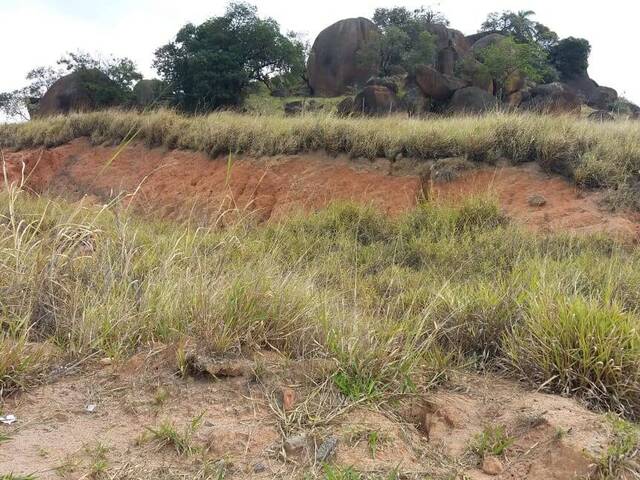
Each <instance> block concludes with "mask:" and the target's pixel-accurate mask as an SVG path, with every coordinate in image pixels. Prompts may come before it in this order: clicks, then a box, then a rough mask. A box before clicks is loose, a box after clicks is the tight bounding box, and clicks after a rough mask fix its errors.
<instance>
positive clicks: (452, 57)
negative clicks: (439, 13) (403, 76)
mask: <svg viewBox="0 0 640 480" xmlns="http://www.w3.org/2000/svg"><path fill="white" fill-rule="evenodd" d="M427 31H429V33H431V35H433V37H434V39H435V43H436V49H437V54H436V69H437V70H438V71H439V72H440V73H443V74H445V75H453V73H454V70H455V66H456V64H457V63H458V60H460V59H461V58H463V57H464V56H465V55H466V54H467V53H468V52H469V48H470V46H469V43H468V42H467V39H466V37H465V36H464V34H463V33H462V32H460V31H458V30H454V29H452V28H448V27H446V26H445V25H441V24H439V23H431V24H429V25H428V26H427Z"/></svg>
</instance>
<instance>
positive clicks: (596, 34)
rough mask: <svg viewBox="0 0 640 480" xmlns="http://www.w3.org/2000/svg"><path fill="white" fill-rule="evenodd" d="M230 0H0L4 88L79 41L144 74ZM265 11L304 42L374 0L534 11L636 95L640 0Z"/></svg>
mask: <svg viewBox="0 0 640 480" xmlns="http://www.w3.org/2000/svg"><path fill="white" fill-rule="evenodd" d="M226 3H227V2H226V0H0V61H1V62H2V63H1V67H0V91H6V90H11V89H14V88H18V87H22V86H23V85H24V84H25V81H24V76H25V74H26V73H27V72H28V71H29V70H30V69H31V68H33V67H35V66H40V65H48V64H53V63H55V60H56V59H57V58H59V57H60V55H61V54H63V53H65V52H67V51H75V50H77V49H82V50H85V51H89V52H92V53H97V52H100V53H103V54H109V53H112V54H114V55H116V56H127V57H130V58H132V59H133V60H134V61H135V62H136V63H137V64H138V67H139V68H140V70H141V71H142V72H143V73H144V75H145V76H146V77H153V76H155V72H154V71H153V70H152V68H151V62H152V60H153V52H154V50H155V49H156V48H157V47H159V46H161V45H163V44H165V43H167V42H168V41H170V40H171V39H172V38H173V36H174V35H175V33H176V32H177V31H178V29H179V28H180V27H181V26H182V25H184V24H185V23H187V22H194V23H198V22H201V21H203V20H205V19H206V18H208V17H211V16H215V15H218V14H221V13H223V12H224V9H225V5H226ZM252 3H254V4H256V5H257V6H258V8H259V13H260V14H261V15H262V16H271V17H273V18H275V19H276V20H278V21H279V22H280V25H281V26H282V28H283V29H284V30H294V31H296V32H300V33H303V34H305V35H306V36H307V37H308V38H309V39H310V40H313V39H314V38H315V36H316V35H317V34H318V32H320V31H321V30H322V29H323V28H324V27H326V26H328V25H330V24H331V23H333V22H336V21H337V20H340V19H342V18H348V17H357V16H364V17H371V15H372V13H373V10H374V9H375V8H376V7H390V6H396V5H402V6H406V7H409V8H412V7H418V6H420V5H423V4H424V5H432V6H434V7H436V8H438V9H439V10H441V11H442V12H444V13H445V14H446V15H447V17H449V19H450V20H451V26H452V27H453V28H457V29H458V30H462V31H463V32H464V33H466V34H470V33H475V32H476V31H477V30H478V28H479V26H480V24H481V23H482V21H483V20H484V19H485V17H486V16H487V14H488V13H489V12H491V11H496V10H504V9H510V10H521V9H528V10H534V11H535V12H536V14H537V16H536V19H537V20H538V21H540V22H542V23H544V24H546V25H548V26H549V27H550V28H551V29H553V30H555V31H556V32H557V33H558V34H559V35H560V36H561V37H565V36H575V37H584V38H587V39H588V40H589V41H590V42H591V45H592V53H591V59H590V63H591V66H590V68H589V73H590V74H591V76H592V78H594V80H596V81H597V82H598V83H600V84H601V85H607V86H611V87H614V88H615V89H617V90H618V92H619V93H620V94H622V95H625V96H627V97H628V98H629V99H631V100H632V101H634V102H636V103H640V81H639V79H640V61H638V58H637V57H638V55H637V53H638V42H637V38H638V33H637V28H638V27H637V23H638V19H639V18H640V2H639V1H638V0H608V1H606V2H602V1H598V2H596V1H595V0H581V1H580V0H577V1H574V0H484V1H475V0H440V1H434V2H428V1H412V0H406V1H402V0H386V1H385V0H373V1H367V0H322V1H304V0H297V1H282V0H254V1H253V2H252Z"/></svg>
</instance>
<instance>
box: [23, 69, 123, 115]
mask: <svg viewBox="0 0 640 480" xmlns="http://www.w3.org/2000/svg"><path fill="white" fill-rule="evenodd" d="M123 100H124V99H123V96H122V91H121V89H120V88H119V87H118V85H117V84H116V83H115V82H114V81H113V80H111V79H110V78H109V77H107V76H106V75H105V74H104V73H102V72H101V71H99V70H95V69H90V70H79V71H77V72H73V73H70V74H69V75H65V76H64V77H61V78H60V79H58V80H57V81H56V82H55V83H54V84H53V85H51V87H49V90H47V92H46V93H45V94H44V96H43V97H42V98H41V99H40V102H39V104H38V110H37V116H49V115H59V114H66V113H70V112H86V111H91V110H96V109H98V108H107V107H112V106H115V105H118V104H120V103H122V101H123ZM34 113H35V112H34Z"/></svg>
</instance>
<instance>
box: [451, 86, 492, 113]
mask: <svg viewBox="0 0 640 480" xmlns="http://www.w3.org/2000/svg"><path fill="white" fill-rule="evenodd" d="M497 107H498V100H497V99H496V97H494V96H493V95H491V94H490V93H488V92H486V91H484V90H481V89H480V88H478V87H465V88H461V89H460V90H456V92H455V93H454V94H453V97H451V101H450V102H449V111H450V112H452V113H484V112H488V111H492V110H495V109H496V108H497Z"/></svg>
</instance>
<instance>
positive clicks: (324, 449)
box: [316, 435, 338, 463]
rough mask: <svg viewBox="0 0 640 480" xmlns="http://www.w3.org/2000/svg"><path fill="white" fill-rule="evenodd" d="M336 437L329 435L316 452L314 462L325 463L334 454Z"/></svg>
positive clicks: (336, 443) (336, 444)
mask: <svg viewBox="0 0 640 480" xmlns="http://www.w3.org/2000/svg"><path fill="white" fill-rule="evenodd" d="M337 446H338V437H335V436H333V435H331V436H330V437H328V438H327V439H326V440H325V441H324V442H322V444H321V445H320V446H319V447H318V449H317V450H316V462H320V463H322V462H326V461H327V459H328V458H329V457H330V456H332V455H333V454H334V453H335V452H336V448H337Z"/></svg>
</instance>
